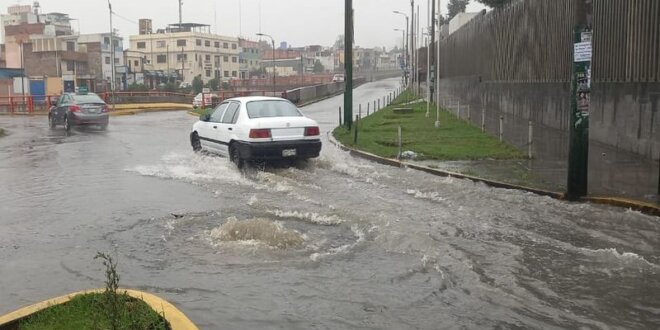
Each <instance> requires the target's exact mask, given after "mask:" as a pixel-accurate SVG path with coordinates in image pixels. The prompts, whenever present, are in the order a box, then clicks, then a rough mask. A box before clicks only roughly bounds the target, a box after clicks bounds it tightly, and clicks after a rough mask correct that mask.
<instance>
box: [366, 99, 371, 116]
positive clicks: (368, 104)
mask: <svg viewBox="0 0 660 330" xmlns="http://www.w3.org/2000/svg"><path fill="white" fill-rule="evenodd" d="M370 105H371V103H369V102H367V117H369V106H370Z"/></svg>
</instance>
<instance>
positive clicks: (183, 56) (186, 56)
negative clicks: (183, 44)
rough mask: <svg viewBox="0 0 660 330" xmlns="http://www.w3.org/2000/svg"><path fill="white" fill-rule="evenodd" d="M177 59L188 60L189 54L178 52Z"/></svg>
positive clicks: (178, 60) (179, 60)
mask: <svg viewBox="0 0 660 330" xmlns="http://www.w3.org/2000/svg"><path fill="white" fill-rule="evenodd" d="M176 61H177V62H185V61H188V54H176Z"/></svg>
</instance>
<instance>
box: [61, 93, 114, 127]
mask: <svg viewBox="0 0 660 330" xmlns="http://www.w3.org/2000/svg"><path fill="white" fill-rule="evenodd" d="M108 112H109V111H108V105H107V104H106V103H105V101H103V100H102V99H101V98H100V97H99V96H98V95H96V94H94V93H87V92H79V93H65V94H62V95H61V96H60V97H59V99H58V100H57V101H56V102H53V104H52V107H51V108H50V110H49V111H48V122H49V123H50V127H51V128H55V127H57V125H64V129H65V130H66V131H70V130H71V128H72V127H73V126H82V125H95V126H99V127H100V128H101V129H102V130H105V129H106V128H107V127H108V122H109V117H110V116H109V113H108Z"/></svg>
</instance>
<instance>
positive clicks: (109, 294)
mask: <svg viewBox="0 0 660 330" xmlns="http://www.w3.org/2000/svg"><path fill="white" fill-rule="evenodd" d="M94 259H101V260H102V261H103V266H105V292H104V298H105V299H104V306H103V307H104V308H103V310H104V311H105V313H106V314H107V316H108V319H109V320H110V323H111V326H112V330H117V329H119V317H120V316H119V309H120V297H119V294H117V290H118V289H119V274H117V262H116V261H115V260H113V259H112V257H111V256H110V255H108V254H105V253H102V252H97V253H96V256H95V257H94ZM121 300H123V299H121Z"/></svg>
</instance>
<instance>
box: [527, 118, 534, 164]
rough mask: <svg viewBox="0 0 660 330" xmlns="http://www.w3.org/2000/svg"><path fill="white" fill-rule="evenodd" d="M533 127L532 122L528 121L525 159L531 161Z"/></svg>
mask: <svg viewBox="0 0 660 330" xmlns="http://www.w3.org/2000/svg"><path fill="white" fill-rule="evenodd" d="M533 138H534V126H533V125H532V121H531V120H530V121H529V136H528V138H527V157H529V159H532V145H533V144H532V143H533V142H534V140H533Z"/></svg>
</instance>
